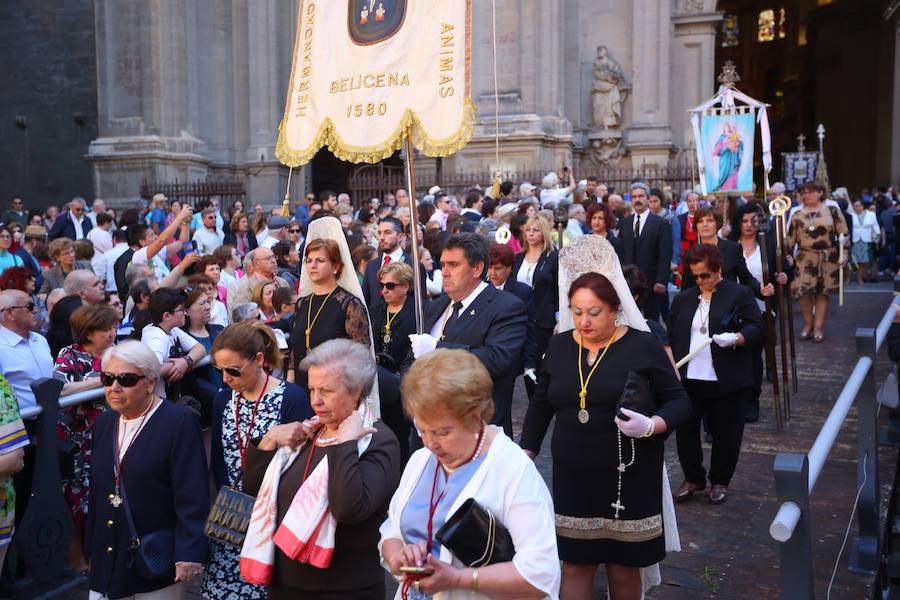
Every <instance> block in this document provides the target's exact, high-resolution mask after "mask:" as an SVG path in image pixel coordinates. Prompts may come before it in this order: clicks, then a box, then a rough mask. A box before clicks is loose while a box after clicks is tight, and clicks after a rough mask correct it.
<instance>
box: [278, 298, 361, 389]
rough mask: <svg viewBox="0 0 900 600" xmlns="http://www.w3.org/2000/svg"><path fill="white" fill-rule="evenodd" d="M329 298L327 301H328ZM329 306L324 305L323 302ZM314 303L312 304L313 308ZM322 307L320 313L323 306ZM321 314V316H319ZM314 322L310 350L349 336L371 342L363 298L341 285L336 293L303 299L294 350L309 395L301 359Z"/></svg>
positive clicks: (296, 316) (296, 319) (296, 367)
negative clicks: (307, 333)
mask: <svg viewBox="0 0 900 600" xmlns="http://www.w3.org/2000/svg"><path fill="white" fill-rule="evenodd" d="M326 297H327V300H326ZM323 302H324V303H325V306H324V307H323V306H322V303H323ZM310 303H311V304H312V306H311V307H310ZM320 308H321V309H322V311H321V312H319V309H320ZM316 313H318V315H319V316H318V318H317V317H316ZM310 321H312V323H313V325H312V327H311V328H310V333H309V349H310V350H311V349H313V348H315V347H316V346H318V345H319V344H323V343H325V342H327V341H328V340H334V339H340V338H347V339H351V340H353V341H354V342H359V343H361V344H363V345H365V346H368V345H369V318H368V316H367V314H366V307H365V305H363V303H362V301H361V300H360V299H359V298H357V297H356V296H354V295H353V294H351V293H350V292H348V291H347V290H345V289H344V288H342V287H340V286H338V287H337V288H335V290H334V293H332V294H331V296H330V297H328V295H327V294H323V295H317V294H310V295H309V296H304V297H302V298H300V300H299V301H298V302H297V310H296V311H295V312H294V331H293V332H292V333H291V351H292V354H293V365H294V376H295V383H296V384H297V385H299V386H300V387H302V388H303V390H304V391H305V392H306V393H307V395H309V383H308V381H307V377H306V373H303V372H301V371H300V369H299V365H300V361H302V360H303V359H304V358H306V354H307V352H308V350H307V348H306V329H307V324H308V323H309V322H310Z"/></svg>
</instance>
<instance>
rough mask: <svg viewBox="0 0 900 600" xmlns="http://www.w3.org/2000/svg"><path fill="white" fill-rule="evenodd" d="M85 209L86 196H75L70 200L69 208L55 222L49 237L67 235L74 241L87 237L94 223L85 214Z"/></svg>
mask: <svg viewBox="0 0 900 600" xmlns="http://www.w3.org/2000/svg"><path fill="white" fill-rule="evenodd" d="M84 210H85V203H84V198H73V199H72V201H71V202H69V210H67V211H66V212H64V213H63V214H61V215H59V216H58V217H57V218H56V221H54V222H53V227H51V228H50V233H49V234H48V237H49V238H50V239H51V240H55V239H57V238H61V237H67V238H69V239H70V240H72V241H75V240H83V239H85V238H86V237H87V234H88V232H89V231H90V230H91V228H92V227H93V224H91V220H90V219H88V218H87V217H86V216H85V215H84Z"/></svg>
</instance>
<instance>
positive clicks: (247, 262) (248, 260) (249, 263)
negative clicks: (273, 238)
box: [241, 248, 256, 272]
mask: <svg viewBox="0 0 900 600" xmlns="http://www.w3.org/2000/svg"><path fill="white" fill-rule="evenodd" d="M255 255H256V248H254V249H253V250H251V251H250V252H248V253H247V254H245V255H244V260H243V262H242V263H241V265H242V266H243V267H244V271H245V272H246V271H247V270H248V269H251V268H252V267H253V257H254V256H255Z"/></svg>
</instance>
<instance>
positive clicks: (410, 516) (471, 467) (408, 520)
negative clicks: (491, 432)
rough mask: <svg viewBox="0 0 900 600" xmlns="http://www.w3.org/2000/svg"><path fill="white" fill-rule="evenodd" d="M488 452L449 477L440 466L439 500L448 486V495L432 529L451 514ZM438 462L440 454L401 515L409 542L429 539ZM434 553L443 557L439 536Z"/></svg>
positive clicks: (405, 536) (427, 470)
mask: <svg viewBox="0 0 900 600" xmlns="http://www.w3.org/2000/svg"><path fill="white" fill-rule="evenodd" d="M484 457H485V454H482V455H481V456H479V457H478V458H476V459H475V460H473V461H471V462H468V463H466V464H464V465H463V466H461V467H459V468H458V469H456V470H455V471H453V474H452V475H450V476H449V478H448V477H447V474H446V472H445V471H444V470H443V469H441V468H439V467H438V471H439V473H438V476H437V485H436V486H435V490H434V494H435V500H437V497H438V496H439V495H440V493H441V491H442V490H444V496H443V498H441V501H440V502H439V503H438V505H437V509H436V510H435V511H434V519H433V520H432V523H431V533H432V535H434V534H436V533H437V532H438V531H439V530H440V528H441V527H443V526H444V523H446V522H447V519H448V518H449V517H450V516H451V515H448V514H447V513H448V512H449V511H450V507H451V506H453V504H454V503H455V502H456V499H457V498H459V495H460V494H461V493H462V491H463V489H464V488H465V487H466V485H468V483H469V481H471V480H472V477H473V476H474V475H475V473H476V472H477V471H478V467H480V466H481V463H483V462H484ZM436 466H437V458H436V457H435V456H434V455H432V456H431V458H429V459H428V463H427V464H426V465H425V469H424V470H423V471H422V476H421V477H420V478H419V482H418V483H417V484H416V487H415V489H414V490H413V492H412V494H411V495H410V496H409V501H408V502H407V503H406V507H405V508H404V509H403V514H401V515H400V531H402V532H403V539H404V540H406V543H407V544H418V543H419V542H421V541H424V540H426V539H428V513H429V506H428V505H429V503H430V502H431V486H432V483H433V482H434V469H435V467H436ZM431 554H432V555H433V556H434V557H435V558H440V554H441V544H440V542H438V541H437V539H436V538H435V539H434V540H432V542H431Z"/></svg>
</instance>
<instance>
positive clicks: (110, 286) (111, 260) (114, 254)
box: [103, 242, 128, 292]
mask: <svg viewBox="0 0 900 600" xmlns="http://www.w3.org/2000/svg"><path fill="white" fill-rule="evenodd" d="M126 250H128V244H126V243H125V242H122V243H120V244H116V245H115V246H113V247H112V248H111V249H110V250H107V251H106V252H104V253H103V258H104V259H105V261H106V274H105V278H106V291H107V292H115V291H116V269H115V267H116V261H117V260H119V257H120V256H122V255H123V254H125V251H126Z"/></svg>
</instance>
